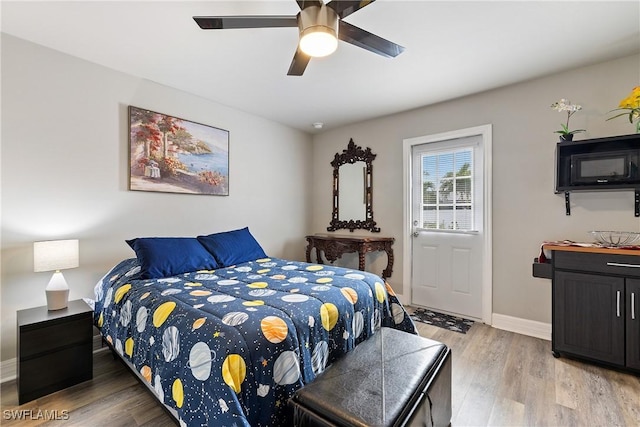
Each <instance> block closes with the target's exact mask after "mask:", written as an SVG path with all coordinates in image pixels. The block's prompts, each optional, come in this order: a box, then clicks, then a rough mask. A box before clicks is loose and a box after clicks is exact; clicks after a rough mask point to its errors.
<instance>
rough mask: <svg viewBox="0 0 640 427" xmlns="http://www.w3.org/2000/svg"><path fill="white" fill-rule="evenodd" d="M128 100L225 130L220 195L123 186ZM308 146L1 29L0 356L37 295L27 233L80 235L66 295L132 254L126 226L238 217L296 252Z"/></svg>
mask: <svg viewBox="0 0 640 427" xmlns="http://www.w3.org/2000/svg"><path fill="white" fill-rule="evenodd" d="M220 84H224V82H220ZM128 105H135V106H138V107H142V108H148V109H151V110H154V111H159V112H163V113H166V114H170V115H174V116H177V117H181V118H185V119H188V120H192V121H195V122H199V123H204V124H208V125H211V126H216V127H219V128H222V129H226V130H229V131H230V178H229V188H230V195H229V196H228V197H219V196H202V195H186V194H168V193H148V192H138V191H135V192H134V191H128V190H127V185H128V183H127V176H128V175H127V174H128V139H127V127H128V124H127V123H128V118H127V106H128ZM311 152H312V146H311V137H310V136H309V135H308V134H305V133H303V132H300V131H297V130H293V129H290V128H288V127H285V126H283V125H280V124H277V123H274V122H271V121H268V120H265V119H262V118H260V117H256V116H253V115H250V114H246V113H243V112H241V111H237V110H233V109H230V108H228V107H225V106H222V105H220V104H216V103H213V102H210V101H207V100H205V99H202V98H199V97H198V96H194V95H190V94H187V93H184V92H180V91H177V90H174V89H171V88H168V87H164V86H160V85H157V84H154V83H151V82H149V81H146V80H142V79H139V78H135V77H133V76H130V75H126V74H122V73H119V72H116V71H113V70H110V69H107V68H104V67H101V66H98V65H95V64H92V63H89V62H86V61H83V60H80V59H77V58H73V57H71V56H67V55H64V54H61V53H59V52H56V51H53V50H50V49H47V48H44V47H41V46H38V45H35V44H31V43H28V42H25V41H23V40H20V39H17V38H14V37H11V36H7V35H5V34H3V35H2V159H1V160H2V171H1V172H2V175H1V179H2V181H1V184H2V271H1V286H0V289H1V299H2V301H1V309H2V322H1V326H2V348H1V349H2V354H1V358H2V360H6V359H9V358H12V357H15V344H16V333H15V331H16V320H15V319H16V310H19V309H23V308H30V307H34V306H39V305H44V304H46V298H45V293H44V287H45V286H46V284H47V282H48V280H49V278H50V275H51V273H34V272H33V242H34V241H38V240H48V239H59V238H77V239H79V240H80V267H79V268H76V269H72V270H66V271H65V272H64V275H65V277H66V278H67V282H68V283H69V286H70V289H71V294H70V298H71V299H76V298H82V297H91V296H92V295H93V286H94V285H95V284H96V282H97V281H98V280H99V279H100V278H101V277H102V275H104V274H105V273H106V272H107V270H108V269H109V268H111V267H113V266H114V265H115V264H116V263H117V262H118V261H120V260H122V259H124V258H129V257H132V256H134V253H133V251H132V250H131V249H129V247H128V246H127V245H126V243H125V242H124V240H125V239H128V238H132V237H137V236H194V235H197V234H207V233H213V232H216V231H224V230H229V229H233V228H239V227H244V226H249V227H250V230H251V231H252V233H253V234H254V235H255V236H256V238H257V239H258V241H259V242H260V243H261V244H262V245H263V247H264V249H265V251H266V252H267V254H269V255H271V256H277V257H284V258H289V259H295V260H302V259H304V244H305V242H304V235H305V233H306V232H308V230H309V228H310V218H311V214H310V205H311V197H310V192H309V191H308V190H309V188H310V186H311V180H310V178H311ZM292 177H293V179H292Z"/></svg>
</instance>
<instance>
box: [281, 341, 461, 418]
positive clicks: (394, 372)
mask: <svg viewBox="0 0 640 427" xmlns="http://www.w3.org/2000/svg"><path fill="white" fill-rule="evenodd" d="M289 405H290V406H291V407H292V408H293V418H294V425H295V426H298V427H311V426H313V427H319V426H358V427H364V426H380V427H391V426H394V427H395V426H438V427H439V426H447V425H450V421H451V351H450V349H449V348H448V347H447V346H445V345H444V344H442V343H440V342H437V341H433V340H430V339H427V338H422V337H420V336H417V335H412V334H409V333H406V332H401V331H397V330H395V329H391V328H382V329H381V330H380V331H378V332H377V333H376V334H375V335H374V336H373V337H371V338H370V339H369V340H367V341H366V342H363V343H361V344H360V345H358V346H357V347H356V348H355V349H354V350H353V351H351V352H350V353H348V354H347V355H346V356H344V357H343V358H341V359H339V360H338V361H336V362H335V363H333V364H332V365H331V366H329V367H328V368H327V369H326V370H325V371H324V372H323V373H322V374H320V375H319V376H318V377H317V378H316V379H315V380H314V381H313V382H311V383H309V384H307V385H305V386H304V387H302V388H301V389H300V390H298V391H297V392H296V394H295V395H294V396H293V397H292V398H291V399H290V400H289Z"/></svg>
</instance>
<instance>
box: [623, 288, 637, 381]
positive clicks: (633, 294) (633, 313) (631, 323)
mask: <svg viewBox="0 0 640 427" xmlns="http://www.w3.org/2000/svg"><path fill="white" fill-rule="evenodd" d="M625 301H626V302H627V303H628V304H629V309H628V310H627V366H628V367H629V368H632V369H637V370H639V371H640V304H638V303H640V279H627V286H626V298H625Z"/></svg>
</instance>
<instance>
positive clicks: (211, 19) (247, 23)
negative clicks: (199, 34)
mask: <svg viewBox="0 0 640 427" xmlns="http://www.w3.org/2000/svg"><path fill="white" fill-rule="evenodd" d="M193 19H194V21H196V23H197V24H198V25H199V26H200V28H202V29H203V30H223V29H227V28H272V27H297V26H298V17H297V16H296V15H293V16H279V15H272V16H194V17H193Z"/></svg>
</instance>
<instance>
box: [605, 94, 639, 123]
mask: <svg viewBox="0 0 640 427" xmlns="http://www.w3.org/2000/svg"><path fill="white" fill-rule="evenodd" d="M618 107H619V108H616V109H615V110H611V111H609V112H610V113H611V112H613V111H620V110H625V112H624V113H620V114H618V115H615V116H613V117H609V118H608V119H607V120H611V119H615V118H616V117H620V116H625V115H628V116H629V123H633V121H634V120H637V121H636V133H640V86H636V87H634V88H633V90H632V91H631V93H630V94H629V96H627V97H626V98H625V99H623V100H622V101H620V105H618Z"/></svg>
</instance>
